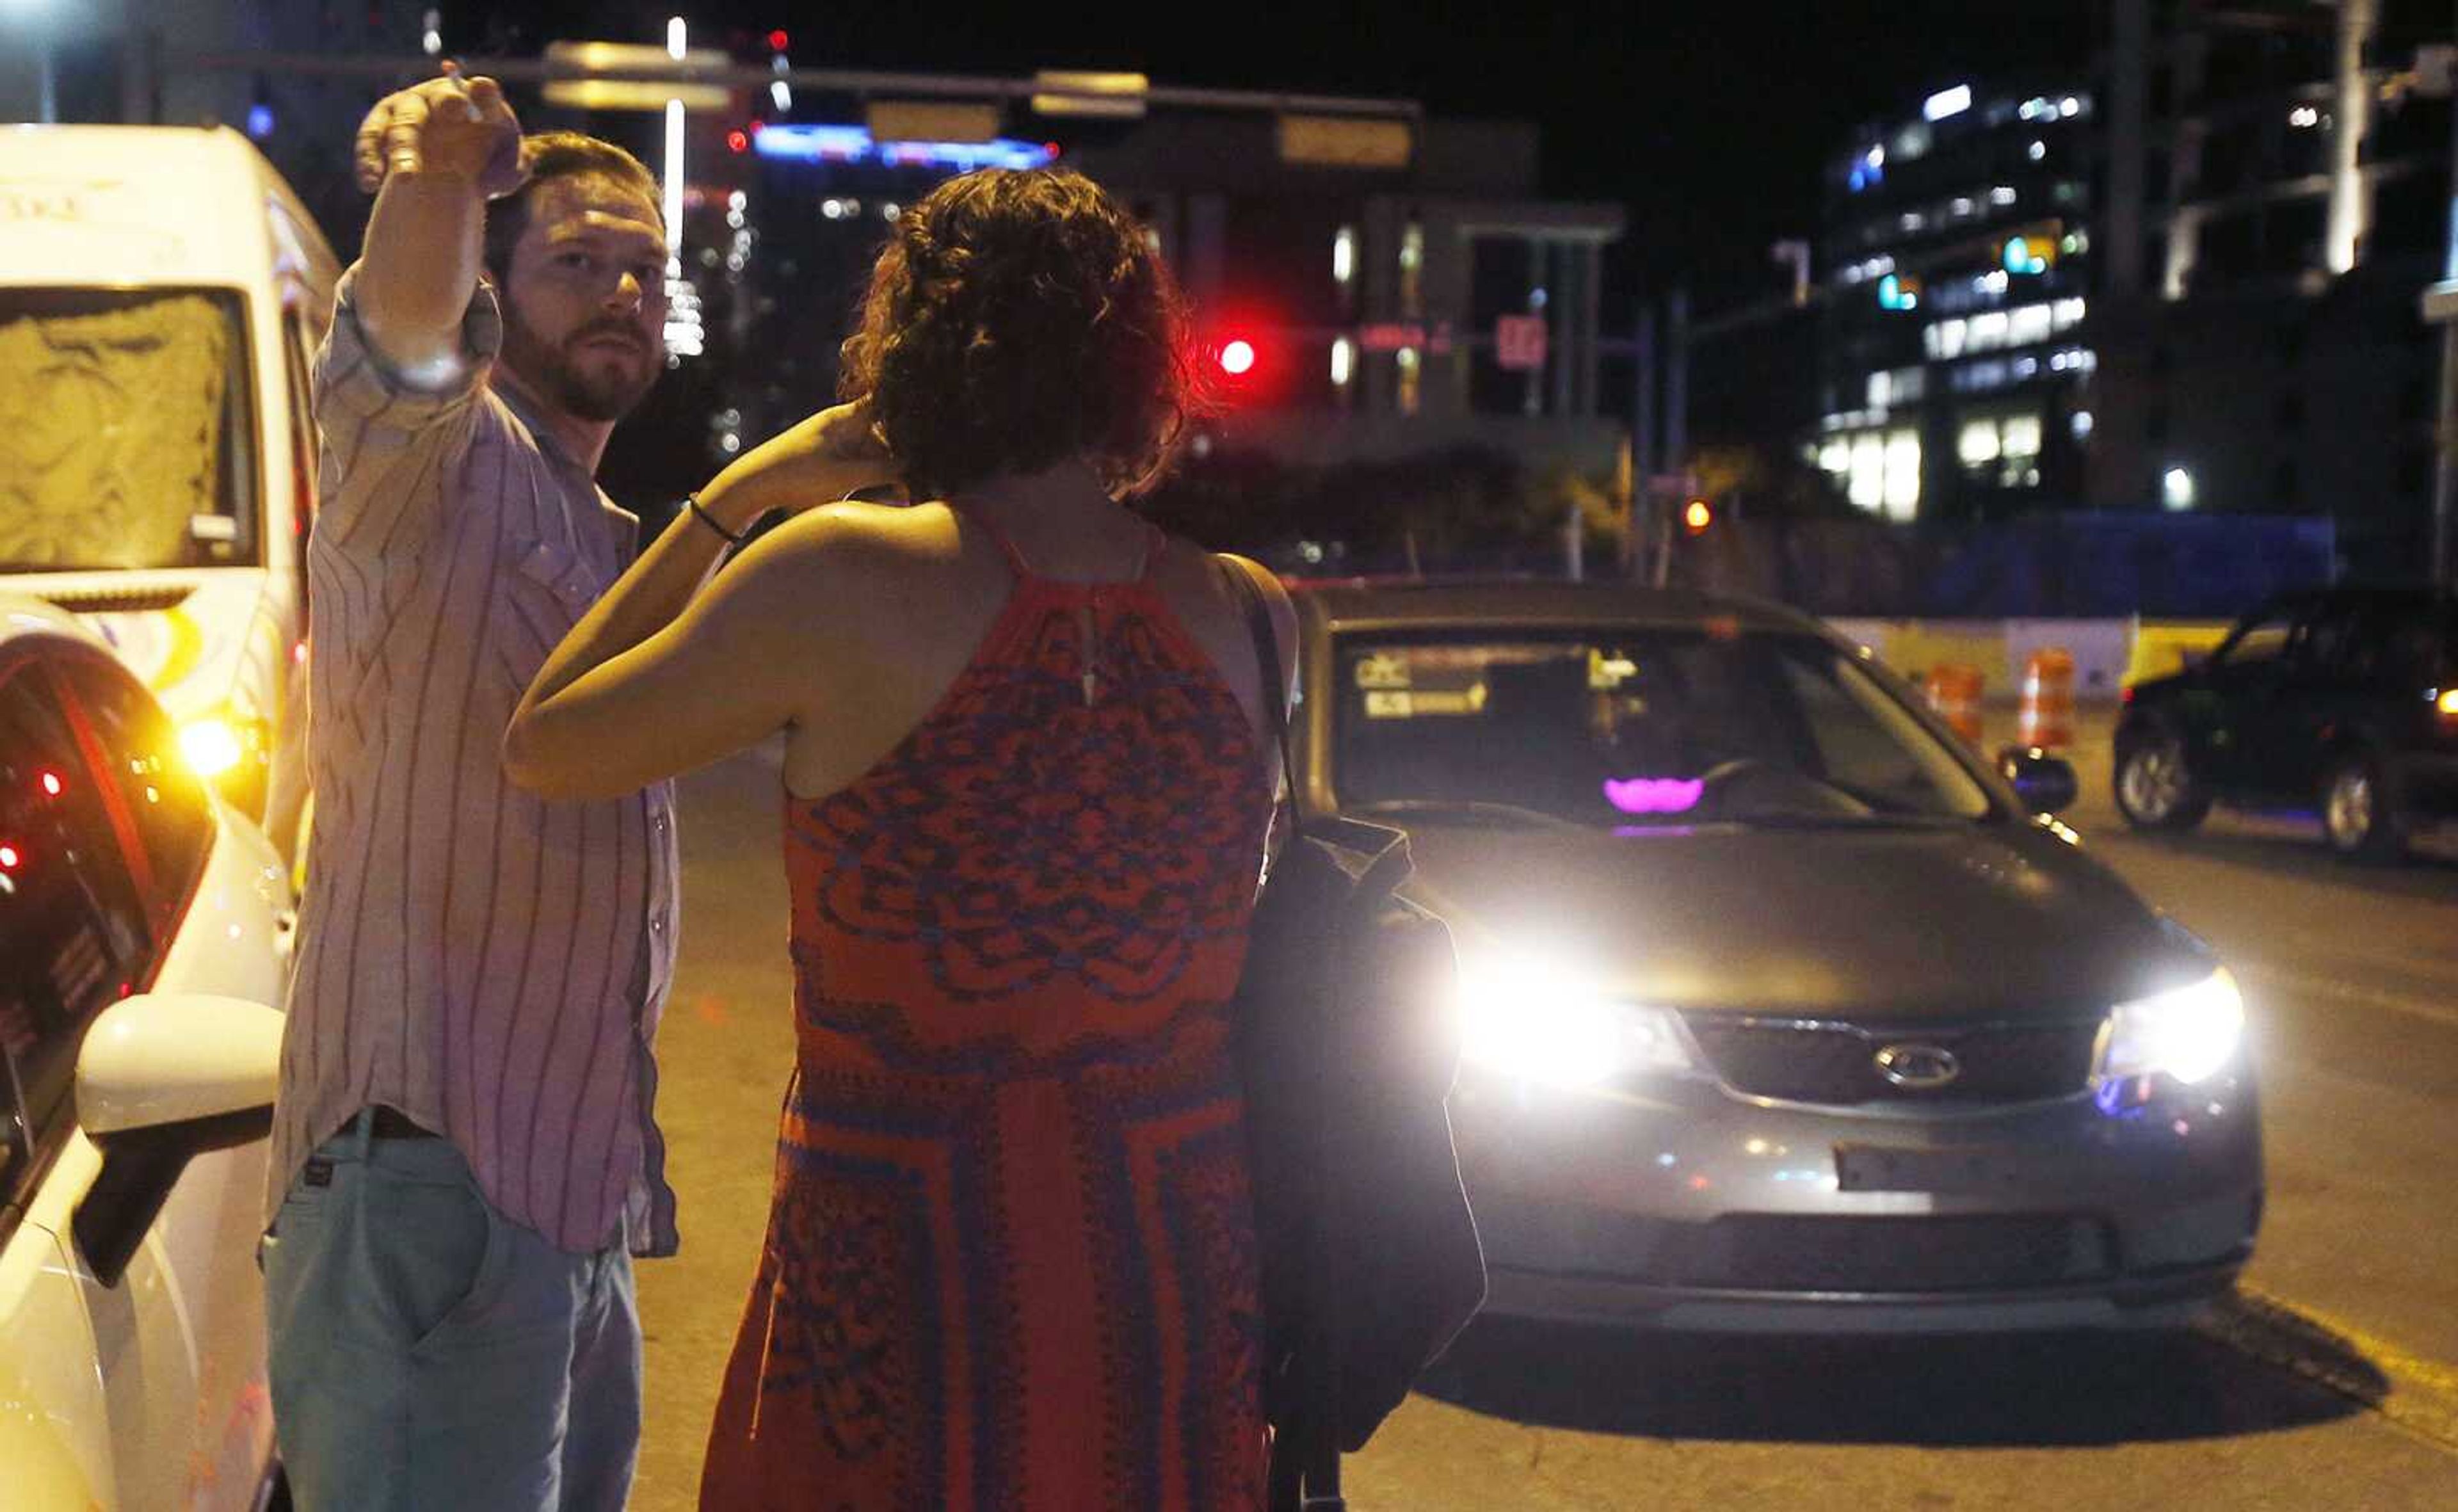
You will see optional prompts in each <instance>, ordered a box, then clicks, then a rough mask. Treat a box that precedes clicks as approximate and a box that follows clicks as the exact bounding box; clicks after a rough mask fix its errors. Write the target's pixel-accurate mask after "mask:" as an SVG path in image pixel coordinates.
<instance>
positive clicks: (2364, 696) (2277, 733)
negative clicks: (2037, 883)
mask: <svg viewBox="0 0 2458 1512" xmlns="http://www.w3.org/2000/svg"><path fill="white" fill-rule="evenodd" d="M2114 787H2115V793H2116V806H2117V809H2118V811H2119V812H2121V813H2122V814H2123V815H2124V816H2125V818H2126V821H2127V822H2128V823H2130V824H2132V825H2134V826H2135V828H2137V829H2178V830H2181V829H2189V828H2191V827H2192V826H2194V825H2195V824H2197V823H2198V822H2200V820H2201V818H2202V816H2203V815H2204V814H2206V813H2208V812H2209V811H2210V806H2211V804H2212V802H2213V801H2214V800H2218V801H2220V802H2226V803H2231V804H2236V805H2239V806H2242V807H2247V808H2268V809H2282V808H2284V809H2305V808H2314V807H2318V808H2319V810H2320V811H2321V818H2322V828H2323V834H2324V835H2325V836H2326V837H2327V838H2328V839H2329V842H2330V846H2331V848H2332V849H2333V850H2336V851H2338V852H2339V853H2340V854H2342V855H2343V856H2349V857H2354V858H2358V859H2362V860H2393V859H2395V858H2396V857H2398V856H2399V855H2400V854H2402V853H2403V852H2404V850H2405V849H2406V840H2407V838H2408V836H2409V835H2410V834H2411V833H2412V832H2413V831H2414V829H2415V828H2416V827H2417V825H2418V824H2419V823H2421V822H2424V821H2427V820H2432V819H2441V818H2449V817H2450V816H2452V815H2453V814H2458V611H2453V605H2452V601H2451V600H2450V599H2449V598H2448V596H2447V595H2440V594H2435V593H2432V592H2430V591H2428V590H2390V589H2369V590H2367V589H2331V590H2321V591H2314V592H2306V593H2295V594H2289V595H2287V596H2284V597H2281V598H2277V599H2273V600H2272V601H2270V602H2269V603H2267V604H2265V605H2263V606H2262V607H2261V608H2260V610H2258V611H2255V612H2254V613H2252V614H2250V615H2248V616H2246V617H2245V618H2244V619H2243V620H2242V621H2241V622H2239V624H2238V625H2237V627H2236V629H2235V630H2234V631H2232V632H2229V634H2228V638H2227V639H2226V641H2225V642H2223V643H2222V644H2221V645H2220V646H2219V649H2218V651H2217V652H2213V653H2212V655H2211V657H2210V659H2209V660H2208V661H2206V662H2204V663H2202V664H2201V665H2200V666H2198V667H2196V668H2194V669H2193V670H2192V671H2190V672H2185V673H2179V674H2177V675H2176V676H2173V677H2162V678H2159V679H2158V680H2156V681H2154V682H2146V683H2141V684H2138V685H2136V686H2135V687H2133V688H2131V689H2128V690H2127V691H2126V694H2125V713H2124V715H2123V717H2122V718H2121V719H2120V720H2119V721H2118V723H2117V727H2116V760H2115V770H2114Z"/></svg>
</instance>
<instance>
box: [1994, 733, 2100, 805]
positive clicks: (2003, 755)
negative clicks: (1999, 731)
mask: <svg viewBox="0 0 2458 1512" xmlns="http://www.w3.org/2000/svg"><path fill="white" fill-rule="evenodd" d="M1997 772H1998V775H1999V776H2001V777H2004V778H2005V779H2006V780H2007V781H2008V782H2009V783H2011V784H2012V785H2013V789H2014V796H2015V797H2019V798H2021V799H2022V800H2023V807H2025V808H2027V809H2029V810H2031V812H2032V813H2034V814H2054V813H2056V812H2057V811H2058V810H2059V809H2066V808H2072V807H2073V801H2074V799H2075V798H2076V797H2080V796H2081V794H2082V783H2081V782H2080V781H2079V780H2077V779H2076V778H2075V777H2074V769H2073V767H2072V766H2071V765H2069V764H2068V763H2067V762H2066V760H2065V759H2064V758H2063V757H2062V756H2051V755H2049V753H2047V752H2046V751H2042V750H2040V749H2038V748H2036V747H2032V748H2029V749H2027V748H2025V747H2022V746H2008V747H2007V748H2006V749H2005V750H2003V751H2000V752H1998V753H1997Z"/></svg>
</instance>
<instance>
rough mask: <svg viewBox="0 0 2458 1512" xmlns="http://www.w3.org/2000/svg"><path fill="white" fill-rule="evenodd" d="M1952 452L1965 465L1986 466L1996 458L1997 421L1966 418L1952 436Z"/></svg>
mask: <svg viewBox="0 0 2458 1512" xmlns="http://www.w3.org/2000/svg"><path fill="white" fill-rule="evenodd" d="M1954 454H1955V455H1956V456H1957V457H1960V458H1962V459H1963V465H1964V466H1967V467H1980V466H1987V465H1989V463H1992V462H1995V461H1996V460H1997V422H1995V421H1993V420H1967V421H1965V422H1964V423H1963V429H1962V430H1961V431H1959V432H1957V433H1956V435H1955V438H1954Z"/></svg>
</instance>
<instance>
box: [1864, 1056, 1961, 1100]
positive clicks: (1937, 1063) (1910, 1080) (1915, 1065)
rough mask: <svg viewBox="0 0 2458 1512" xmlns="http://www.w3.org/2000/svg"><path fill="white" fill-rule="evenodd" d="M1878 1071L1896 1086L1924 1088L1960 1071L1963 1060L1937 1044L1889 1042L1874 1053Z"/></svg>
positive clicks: (1938, 1083)
mask: <svg viewBox="0 0 2458 1512" xmlns="http://www.w3.org/2000/svg"><path fill="white" fill-rule="evenodd" d="M1877 1062H1878V1074H1879V1075H1881V1076H1883V1077H1885V1079H1886V1080H1887V1081H1889V1082H1892V1083H1894V1084H1895V1085H1896V1086H1897V1087H1909V1088H1911V1089H1912V1090H1914V1091H1927V1090H1928V1089H1929V1088H1931V1087H1944V1086H1945V1085H1946V1084H1947V1083H1948V1082H1950V1081H1953V1080H1954V1079H1955V1078H1956V1077H1958V1076H1961V1075H1962V1074H1963V1063H1962V1062H1961V1061H1958V1060H1956V1059H1955V1058H1954V1052H1953V1051H1952V1050H1949V1049H1948V1048H1946V1047H1945V1046H1939V1045H1889V1046H1886V1047H1885V1049H1883V1050H1880V1051H1879V1052H1878V1054H1877Z"/></svg>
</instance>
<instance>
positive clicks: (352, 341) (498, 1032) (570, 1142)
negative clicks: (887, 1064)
mask: <svg viewBox="0 0 2458 1512" xmlns="http://www.w3.org/2000/svg"><path fill="white" fill-rule="evenodd" d="M359 155H360V173H361V177H362V181H363V183H365V185H366V186H367V187H370V188H377V187H378V186H379V185H380V188H379V192H378V194H377V197H376V202H375V208H374V211H373V214H372V216H371V217H370V219H369V222H368V227H367V233H366V239H365V254H364V256H363V257H362V258H361V259H360V261H359V263H358V264H357V266H356V267H354V268H353V269H352V270H351V271H350V272H349V273H348V274H347V275H345V276H344V280H343V282H342V286H341V291H340V296H339V301H338V306H339V307H338V309H337V311H336V314H335V319H334V321H333V328H332V335H331V338H330V340H329V341H328V342H327V344H326V346H325V348H324V350H323V352H322V353H320V354H319V356H318V360H317V365H316V372H315V393H316V401H317V408H318V420H319V424H320V426H321V428H322V430H323V478H322V487H321V490H320V492H321V504H322V507H321V513H320V515H319V518H318V520H317V524H316V527H315V531H314V535H313V538H312V540H311V541H310V543H309V549H308V570H309V574H310V584H311V589H312V604H313V616H314V617H313V624H312V631H311V643H312V646H313V655H312V663H311V668H310V674H311V685H310V691H309V708H310V716H309V717H310V723H309V735H308V740H309V756H308V760H309V771H310V776H311V779H312V780H313V782H314V784H315V791H316V795H317V797H316V803H317V808H316V816H315V833H314V837H313V841H312V847H311V850H310V853H309V858H308V868H307V891H306V897H305V900H304V901H303V904H302V914H301V939H300V951H299V956H298V960H297V963H296V966H295V975H294V978H293V984H292V989H291V1001H290V1019H289V1027H288V1032H287V1035H286V1038H285V1041H284V1044H283V1046H282V1065H281V1072H282V1076H281V1103H280V1108H279V1111H278V1115H277V1118H276V1120H275V1129H274V1176H273V1180H272V1191H271V1192H270V1194H269V1200H268V1227H267V1232H266V1238H265V1242H264V1248H263V1252H262V1253H263V1260H264V1270H265V1281H266V1290H267V1310H268V1315H269V1320H270V1325H271V1330H272V1346H273V1362H272V1380H273V1395H274V1408H275V1416H276V1422H277V1428H278V1432H279V1435H280V1439H281V1451H282V1455H283V1459H284V1460H285V1462H286V1464H287V1466H288V1469H289V1475H290V1480H291V1484H292V1488H293V1492H294V1495H295V1498H296V1501H297V1503H298V1505H299V1506H300V1507H301V1508H302V1512H326V1509H334V1512H341V1509H347V1512H369V1509H384V1508H403V1509H409V1508H418V1509H435V1508H445V1507H472V1508H477V1507H484V1508H488V1509H490V1512H498V1509H516V1508H518V1509H526V1508H571V1509H599V1508H602V1509H606V1512H615V1509H619V1508H620V1507H621V1506H622V1505H623V1503H624V1500H625V1497H626V1495H627V1493H628V1490H629V1486H630V1482H631V1478H632V1467H633V1463H634V1460H635V1450H636V1443H637V1439H638V1427H639V1399H640V1338H639V1324H638V1317H637V1314H636V1312H635V1307H634V1301H633V1292H632V1272H631V1257H632V1256H633V1255H635V1254H641V1255H656V1254H667V1253H672V1252H673V1250H674V1248H675V1245H676V1234H675V1222H674V1200H673V1196H672V1193H671V1192H670V1191H669V1190H668V1189H667V1186H666V1183H665V1179H664V1158H663V1145H662V1142H661V1140H660V1138H659V1135H658V1132H657V1129H656V1123H655V1122H654V1119H653V1116H652V1106H651V1105H652V1102H653V1098H654V1094H655V1091H656V1069H655V1063H654V1060H653V1057H652V1052H651V1045H652V1041H653V1038H654V1035H655V1032H656V1022H657V1016H658V1013H659V1010H660V1008H661V1007H662V1005H663V1002H664V998H665V993H666V987H667V982H668V978H669V974H670V972H671V969H672V964H673V961H674V951H675V837H674V824H673V818H672V814H673V799H672V796H671V794H670V792H669V791H668V789H667V788H666V787H665V785H663V784H659V785H658V786H656V787H655V788H652V789H650V790H648V791H645V792H635V793H631V794H628V795H626V796H623V797H616V798H612V799H604V800H592V801H586V802H550V801H545V800H542V799H539V798H537V797H533V796H531V795H530V794H528V793H525V792H523V791H521V790H520V789H517V788H515V787H513V786H511V785H510V783H509V782H508V781H507V780H506V779H505V777H504V773H503V769H502V765H501V759H500V743H501V740H502V737H503V734H504V729H505V726H506V724H507V723H508V721H509V719H510V715H511V712H512V709H513V707H514V705H515V704H516V703H517V702H518V700H519V698H520V696H521V693H522V690H523V689H524V688H525V687H527V686H528V684H529V681H530V679H531V675H532V674H533V673H535V672H536V671H537V669H538V667H539V665H540V664H541V663H542V662H543V661H544V659H545V657H546V654H547V652H549V651H550V650H551V649H552V648H553V646H554V645H555V643H556V642H557V641H559V640H560V639H562V637H563V635H564V633H565V632H567V631H569V630H570V629H572V627H573V625H574V624H575V623H576V622H577V621H578V619H579V618H580V616H581V614H582V613H583V611H586V610H587V609H588V608H589V607H590V605H591V604H592V602H593V601H594V599H595V598H596V597H597V595H598V594H599V593H600V592H601V591H602V590H604V589H605V588H606V587H607V586H608V585H610V584H611V583H612V582H613V581H614V580H615V577H616V575H617V574H618V573H619V572H620V571H621V570H622V569H623V567H624V566H625V564H626V563H627V562H628V561H629V560H630V558H631V556H632V554H633V550H634V545H633V539H634V522H633V520H632V517H631V516H629V515H627V514H624V513H623V512H622V511H621V510H619V509H617V508H615V506H614V505H613V504H612V503H611V502H610V501H609V500H608V499H607V498H606V496H605V495H604V494H603V493H602V492H601V491H600V490H599V489H598V488H597V487H596V484H595V482H594V471H595V468H596V466H597V462H598V459H599V457H600V455H601V454H602V452H603V451H604V449H605V445H606V441H607V438H608V435H609V434H610V433H611V432H612V430H613V428H614V425H615V422H616V421H617V420H618V419H619V418H620V417H621V416H622V415H623V414H624V413H626V412H627V411H628V410H629V409H630V408H631V407H632V406H633V405H634V404H636V403H638V401H639V400H640V399H641V398H642V397H643V396H644V395H645V394H646V393H647V392H648V389H649V387H650V385H651V383H653V382H654V381H655V379H656V374H657V372H658V370H659V369H660V367H661V366H662V360H663V346H662V336H663V327H664V320H665V272H666V259H667V242H666V229H665V227H664V225H663V223H662V219H661V216H660V213H659V208H658V207H659V197H658V194H657V185H656V182H655V180H654V179H653V178H652V177H651V176H650V175H649V174H648V172H647V170H646V169H644V168H642V167H641V166H640V164H639V163H638V161H637V160H636V159H635V158H633V157H631V156H630V155H628V154H625V153H623V152H622V151H621V150H620V149H618V148H615V147H612V146H609V145H607V144H605V143H603V142H598V141H594V140H593V139H591V138H588V137H582V136H577V135H570V134H554V135H545V136H538V137H532V138H529V139H527V140H524V139H523V137H522V135H521V132H520V128H519V125H518V123H517V122H516V121H515V120H514V119H513V117H512V114H511V112H510V110H509V109H508V108H507V107H506V105H505V103H504V100H503V97H502V94H501V93H500V92H499V91H498V90H497V89H496V88H495V86H494V85H493V84H492V83H491V82H490V81H488V80H484V79H467V80H465V79H462V78H460V77H458V76H456V75H453V74H452V73H450V72H448V73H447V75H446V76H445V77H443V78H439V79H434V80H430V81H428V82H427V83H425V84H422V85H420V86H418V87H417V88H415V89H411V90H407V91H405V92H403V93H398V94H395V95H392V96H390V97H389V98H387V99H386V100H385V101H384V102H383V103H381V104H380V105H378V106H377V108H376V109H375V111H374V112H373V113H372V114H370V115H369V116H368V118H367V125H366V126H365V127H364V128H362V130H361V133H360V140H359ZM490 199H491V200H492V201H493V208H492V210H491V212H490V209H489V202H490ZM482 273H483V275H484V278H483V280H482ZM747 523H748V522H747V521H733V522H731V523H730V524H729V525H728V526H726V527H724V529H727V530H739V527H740V526H742V525H744V524H747ZM688 524H689V522H686V526H688ZM697 537H698V539H697V540H696V541H695V542H694V543H692V546H691V548H690V549H676V550H672V551H668V552H665V553H661V556H660V561H661V562H662V563H663V564H665V570H664V571H663V573H662V574H661V580H662V585H663V589H664V590H665V591H666V592H667V593H670V594H671V595H672V598H673V600H674V602H675V603H676V604H677V605H679V604H680V603H681V602H683V601H684V600H686V599H687V598H688V597H689V595H690V593H691V591H692V590H693V589H694V588H695V587H696V586H697V585H698V582H699V580H700V579H701V578H702V577H704V576H705V575H706V573H707V572H708V570H710V569H711V568H712V567H713V566H714V565H715V563H716V561H717V557H718V553H719V550H720V549H722V547H723V545H724V540H723V537H722V535H721V533H720V530H719V529H702V530H698V532H697Z"/></svg>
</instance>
